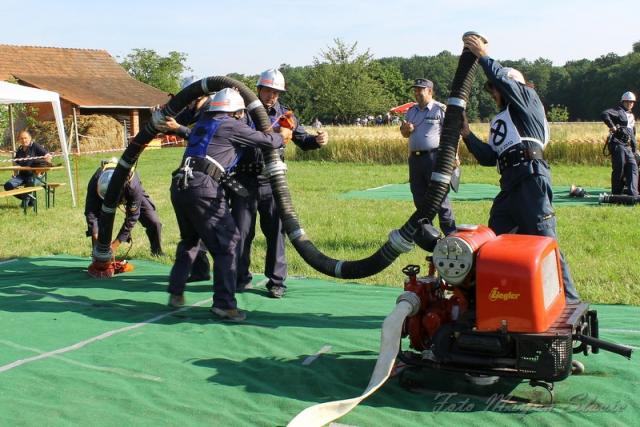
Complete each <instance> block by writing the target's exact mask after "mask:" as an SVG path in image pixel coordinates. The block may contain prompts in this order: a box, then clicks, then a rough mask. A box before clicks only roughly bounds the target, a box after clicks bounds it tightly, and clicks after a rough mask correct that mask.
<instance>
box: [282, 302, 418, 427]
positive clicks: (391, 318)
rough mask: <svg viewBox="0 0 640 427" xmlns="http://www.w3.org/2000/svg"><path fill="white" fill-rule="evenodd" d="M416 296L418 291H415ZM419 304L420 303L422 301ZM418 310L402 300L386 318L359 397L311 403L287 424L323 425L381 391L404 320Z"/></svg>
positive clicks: (390, 366) (398, 343) (396, 353)
mask: <svg viewBox="0 0 640 427" xmlns="http://www.w3.org/2000/svg"><path fill="white" fill-rule="evenodd" d="M414 295H415V294H414ZM418 305H419V302H418ZM413 310H414V305H413V304H412V303H411V302H409V301H407V300H400V301H399V302H398V304H396V306H395V308H394V309H393V311H392V312H391V313H390V314H389V315H388V316H387V318H386V319H384V323H383V324H382V334H381V337H380V355H379V356H378V361H377V362H376V366H375V368H374V369H373V374H371V380H369V385H368V386H367V388H366V389H365V391H364V392H363V393H362V394H361V395H360V396H358V397H354V398H351V399H345V400H336V401H334V402H325V403H319V404H317V405H314V406H311V407H309V408H307V409H305V410H303V411H302V412H300V413H299V414H298V415H296V416H295V418H293V419H292V420H291V421H290V422H289V424H287V427H311V426H318V427H320V426H323V425H325V424H327V423H330V422H331V421H333V420H335V419H337V418H340V417H342V416H343V415H346V414H347V413H348V412H349V411H351V410H352V409H353V408H355V407H356V406H357V405H358V404H359V403H360V402H362V401H363V400H364V399H366V398H367V397H369V396H370V395H372V394H373V393H374V392H375V391H376V390H378V389H379V388H380V387H381V386H382V385H383V384H384V383H385V381H387V378H389V375H391V370H392V369H393V365H394V362H395V360H396V356H397V355H398V350H399V348H400V339H401V334H402V324H403V323H404V319H405V318H406V317H407V316H409V315H410V314H411V312H412V311H413Z"/></svg>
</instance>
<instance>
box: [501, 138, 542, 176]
mask: <svg viewBox="0 0 640 427" xmlns="http://www.w3.org/2000/svg"><path fill="white" fill-rule="evenodd" d="M543 158H544V157H543V155H542V148H525V147H523V146H522V145H520V144H518V145H517V146H515V147H512V148H509V149H508V150H506V151H505V152H503V153H502V154H501V155H500V157H498V171H499V172H500V173H501V174H502V173H503V172H504V171H505V170H506V169H509V168H512V167H514V166H518V165H520V164H523V163H526V162H528V161H530V160H542V159H543Z"/></svg>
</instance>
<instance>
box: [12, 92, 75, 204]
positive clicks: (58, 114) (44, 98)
mask: <svg viewBox="0 0 640 427" xmlns="http://www.w3.org/2000/svg"><path fill="white" fill-rule="evenodd" d="M35 102H50V103H51V105H52V107H53V114H54V116H55V118H56V126H57V128H58V138H59V139H60V145H61V147H62V155H63V156H64V163H65V167H66V169H67V176H68V177H69V188H70V189H71V201H72V202H73V207H75V206H76V194H75V189H74V186H73V180H72V176H71V165H70V164H69V147H68V146H67V138H66V136H65V133H64V123H63V121H62V110H61V109H60V96H59V95H58V94H57V93H56V92H51V91H48V90H42V89H36V88H32V87H27V86H20V85H16V84H13V83H7V82H3V81H0V104H9V105H10V104H29V103H35Z"/></svg>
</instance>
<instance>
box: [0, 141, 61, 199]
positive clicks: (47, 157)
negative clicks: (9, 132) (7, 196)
mask: <svg viewBox="0 0 640 427" xmlns="http://www.w3.org/2000/svg"><path fill="white" fill-rule="evenodd" d="M18 141H20V147H18V149H17V150H16V154H15V157H14V160H13V162H14V163H15V164H16V166H28V167H35V166H46V165H49V164H50V163H51V154H50V153H49V152H48V151H47V149H46V148H44V147H43V146H42V145H40V144H38V143H37V142H34V141H33V139H32V137H31V133H30V132H29V131H28V130H26V129H25V130H23V131H21V132H20V133H19V134H18ZM31 157H40V158H39V159H29V160H20V159H27V158H31ZM38 181H39V179H38V176H37V175H36V174H35V173H34V172H32V171H18V172H17V173H16V174H15V175H14V176H13V177H11V179H10V180H9V181H7V182H5V183H4V189H5V190H7V191H8V190H13V189H14V188H17V187H19V186H21V185H24V186H25V187H33V186H34V185H36V184H37V183H38ZM14 197H15V198H17V199H20V200H22V204H23V205H27V206H31V205H32V204H33V196H32V195H31V194H18V195H17V196H14Z"/></svg>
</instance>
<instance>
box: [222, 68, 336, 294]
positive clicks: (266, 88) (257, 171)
mask: <svg viewBox="0 0 640 427" xmlns="http://www.w3.org/2000/svg"><path fill="white" fill-rule="evenodd" d="M256 86H257V88H258V97H259V98H260V101H261V102H262V104H263V105H264V107H265V108H266V110H267V114H268V115H269V118H270V119H271V122H272V123H274V128H276V127H277V121H278V118H279V117H281V116H282V115H283V114H285V113H286V112H287V111H289V109H288V108H287V107H286V106H284V105H282V104H280V103H279V102H278V98H279V96H280V93H282V92H284V91H285V81H284V76H283V75H282V73H281V72H280V71H278V70H276V69H269V70H266V71H264V72H263V73H262V74H261V75H260V77H259V78H258V83H257V85H256ZM293 119H294V121H295V124H296V125H295V127H294V129H293V138H292V140H293V142H294V143H295V144H296V145H297V146H298V147H300V148H301V149H303V150H313V149H317V148H320V147H322V146H323V145H325V144H327V142H328V141H329V137H328V135H327V133H326V132H324V131H319V132H318V134H317V135H310V134H308V133H307V132H306V131H305V129H304V128H303V127H302V126H300V125H299V123H298V120H297V119H296V118H295V117H294V118H293ZM282 156H283V159H284V150H283V152H282ZM263 167H264V159H263V157H262V152H261V151H260V150H258V149H248V150H244V152H243V154H242V158H241V161H240V163H239V164H238V167H237V169H236V170H237V174H236V176H237V178H238V181H240V183H241V184H242V185H243V186H244V187H245V188H246V189H247V190H248V192H249V197H245V198H242V197H237V196H235V195H232V196H231V212H232V215H233V218H234V219H235V221H236V224H237V225H238V229H239V231H240V240H239V241H238V285H237V289H238V291H239V292H241V291H243V290H244V289H248V288H250V287H251V286H252V285H251V280H252V276H251V272H250V271H249V266H250V262H251V243H252V242H253V238H254V237H255V228H256V212H258V213H259V214H260V228H261V229H262V233H263V234H264V236H265V239H266V243H267V254H266V258H265V267H264V274H265V276H266V277H267V279H268V283H267V289H268V290H269V296H271V297H273V298H281V297H282V296H283V295H284V293H285V289H286V285H285V283H284V281H285V279H286V278H287V259H286V257H285V236H284V230H283V228H282V222H281V221H280V217H279V216H278V209H277V206H276V201H275V198H274V196H273V193H272V192H271V186H270V185H269V179H268V178H267V177H266V176H264V175H262V174H261V171H262V168H263Z"/></svg>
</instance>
